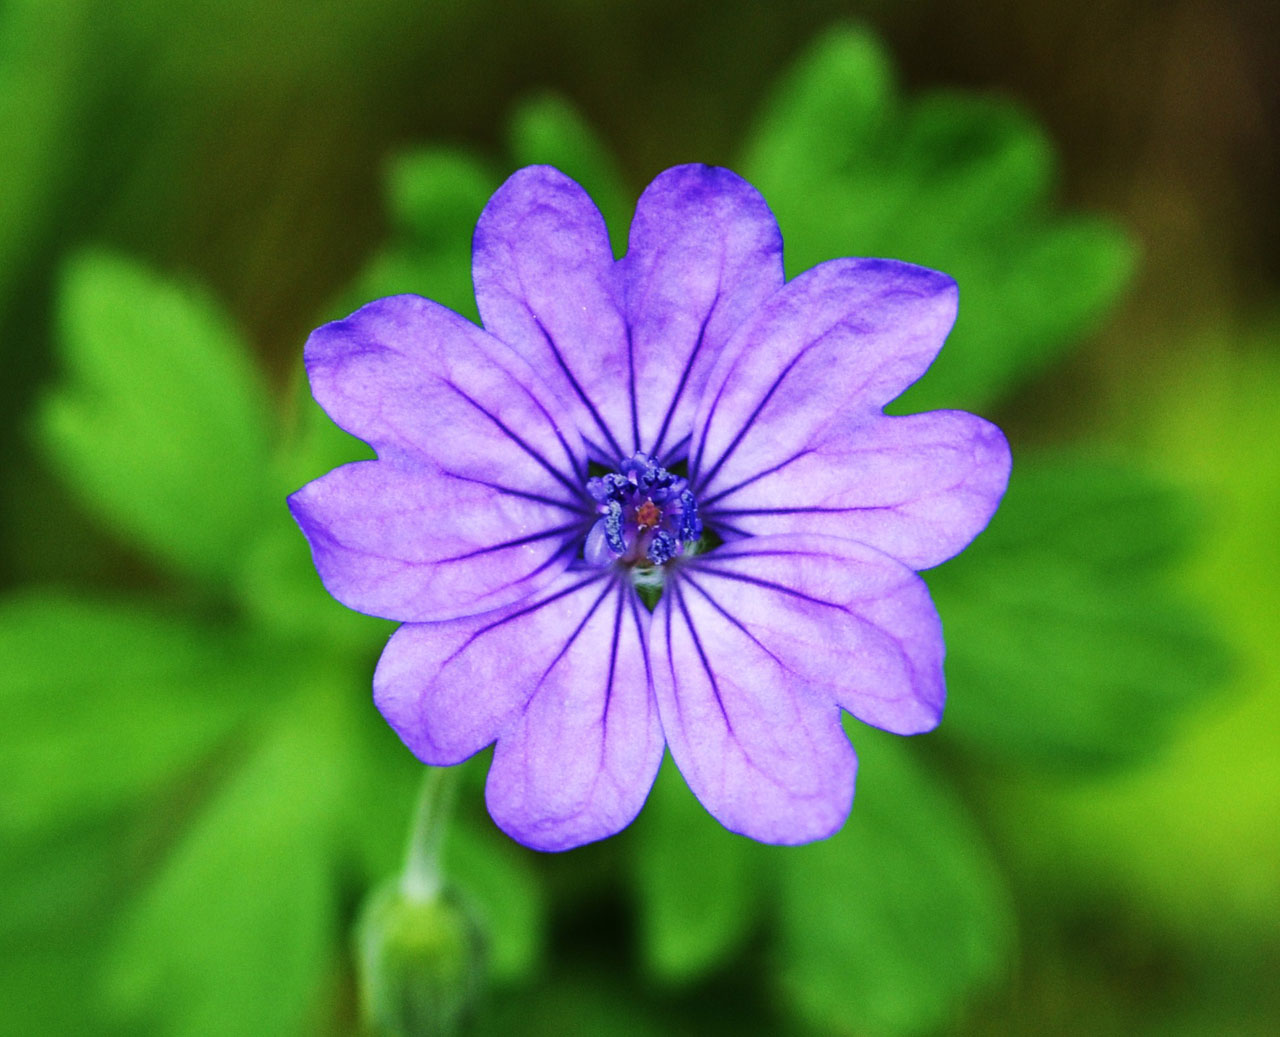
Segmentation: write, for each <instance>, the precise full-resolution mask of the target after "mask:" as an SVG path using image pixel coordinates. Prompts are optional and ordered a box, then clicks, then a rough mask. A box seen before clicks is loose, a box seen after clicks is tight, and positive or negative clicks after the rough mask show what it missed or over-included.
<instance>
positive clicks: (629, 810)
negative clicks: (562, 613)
mask: <svg viewBox="0 0 1280 1037" xmlns="http://www.w3.org/2000/svg"><path fill="white" fill-rule="evenodd" d="M649 618H650V617H649V613H648V612H647V611H646V610H645V609H644V608H643V606H641V605H640V603H639V601H638V599H637V598H636V594H635V591H634V590H633V589H632V588H631V586H630V584H629V583H627V582H626V581H625V580H617V581H615V582H614V585H613V587H612V589H611V590H609V591H608V592H607V593H606V594H605V596H604V597H603V598H596V599H595V602H594V611H593V612H591V613H590V615H589V616H588V617H587V618H586V619H585V620H584V621H583V624H582V625H581V626H580V627H577V628H574V630H573V634H572V638H573V639H572V642H571V643H569V644H568V646H567V648H566V650H565V651H564V654H563V655H561V656H559V657H558V658H557V659H556V660H555V661H554V663H553V664H550V665H549V667H548V669H547V670H546V671H545V673H542V672H540V675H539V676H540V679H541V684H540V686H539V687H538V689H537V691H536V692H535V693H534V694H533V696H532V697H531V698H530V699H529V701H528V704H527V705H526V706H525V708H524V710H523V711H522V712H520V713H519V714H518V715H517V717H516V719H515V721H514V723H513V724H512V725H511V726H510V727H508V728H507V729H506V730H504V731H503V732H502V734H500V735H499V736H498V744H497V747H496V748H495V749H494V753H493V765H492V766H491V767H490V769H489V781H488V784H487V785H486V788H485V799H486V801H487V802H488V805H489V813H490V814H492V815H493V819H494V820H495V821H496V822H497V823H498V825H499V826H500V827H501V828H502V829H503V831H505V832H506V833H507V834H508V835H510V836H511V837H512V838H513V839H517V840H519V841H520V842H522V843H524V844H525V845H526V846H530V847H533V848H534V849H537V850H567V849H570V848H572V847H574V846H581V845H582V844H583V843H588V842H593V841H594V840H596V839H603V838H605V837H606V836H610V835H613V834H614V833H615V832H618V831H620V830H621V829H623V828H625V827H626V826H627V825H629V824H630V823H631V822H632V820H634V819H635V816H636V815H637V814H638V813H639V812H640V808H641V807H642V806H643V805H644V801H645V799H646V798H647V797H648V795H649V789H650V788H651V787H652V786H653V781H654V778H655V777H656V776H657V773H658V766H659V764H661V762H662V750H663V745H664V742H663V737H662V725H661V724H660V723H659V720H658V707H657V703H656V702H655V701H654V697H653V689H652V687H651V684H650V680H649V672H648V656H647V646H646V644H645V641H646V635H647V627H648V623H649ZM562 640H564V639H563V638H562Z"/></svg>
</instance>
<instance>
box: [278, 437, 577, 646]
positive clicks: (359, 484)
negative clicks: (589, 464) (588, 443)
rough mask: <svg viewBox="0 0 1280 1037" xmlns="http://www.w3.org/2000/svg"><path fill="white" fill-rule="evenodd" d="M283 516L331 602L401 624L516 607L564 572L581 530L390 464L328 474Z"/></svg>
mask: <svg viewBox="0 0 1280 1037" xmlns="http://www.w3.org/2000/svg"><path fill="white" fill-rule="evenodd" d="M289 509H290V510H291V511H292V512H293V516H294V518H295V519H296V520H297V522H298V525H299V526H301V527H302V531H303V532H304V533H305V534H306V536H307V540H308V541H309V542H310V544H311V555H312V558H313V559H314V561H315V566H316V571H317V572H318V573H319V574H320V579H321V581H322V582H323V583H324V585H325V589H326V590H328V591H329V593H330V594H332V595H333V596H334V597H335V598H337V599H338V600H339V601H340V602H342V603H343V604H344V605H346V606H347V607H348V608H353V609H356V610H357V611H360V612H365V613H368V614H369V615H373V616H383V617H384V618H387V619H395V620H400V621H404V622H410V623H424V622H432V621H436V620H445V619H453V618H455V617H457V616H467V615H474V614H476V613H479V612H487V611H488V610H490V609H494V608H498V607H500V606H503V605H507V604H509V603H511V602H513V601H518V600H520V599H521V598H523V597H525V596H526V595H528V594H529V593H531V592H532V591H533V590H536V589H537V588H538V587H539V586H540V585H542V584H545V583H547V582H549V581H550V580H552V579H554V578H555V576H556V575H557V574H558V573H560V572H562V571H563V570H564V569H565V568H566V567H567V566H568V565H569V563H570V562H571V561H572V560H573V558H574V556H575V554H576V545H577V544H578V543H580V542H581V540H582V537H583V536H585V534H586V531H587V529H588V527H589V525H590V521H591V519H590V517H584V516H582V515H579V514H577V513H575V512H573V511H570V510H568V509H567V508H565V507H558V506H554V505H551V504H548V503H544V502H543V501H541V500H536V499H530V498H529V497H526V496H523V495H521V494H519V493H514V492H507V491H504V490H502V489H501V488H498V487H496V486H494V485H489V484H486V483H481V482H476V481H474V480H472V479H467V478H461V477H458V476H455V475H451V474H449V473H448V472H445V471H443V470H441V469H438V468H429V467H425V466H411V465H405V464H401V463H397V462H394V461H358V462H356V463H355V464H348V465H343V466H342V467H341V468H336V469H334V470H333V471H332V472H330V473H329V474H328V475H325V476H322V477H321V478H319V479H316V480H315V481H314V482H310V483H308V484H307V485H306V486H304V487H303V488H302V489H300V490H299V491H298V492H297V493H295V494H293V495H292V496H291V497H290V498H289Z"/></svg>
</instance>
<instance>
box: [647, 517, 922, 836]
mask: <svg viewBox="0 0 1280 1037" xmlns="http://www.w3.org/2000/svg"><path fill="white" fill-rule="evenodd" d="M942 654H943V646H942V629H941V625H940V624H939V622H938V616H937V613H936V612H935V611H934V608H933V604H932V602H931V601H930V600H929V594H928V591H927V589H926V588H925V586H924V583H923V582H922V581H921V580H920V578H919V577H918V576H917V575H916V574H915V573H913V572H912V571H911V570H910V569H908V568H906V567H905V566H903V565H901V564H900V563H898V562H896V561H894V560H893V559H892V558H889V557H887V556H886V555H883V554H880V553H879V552H877V551H875V550H873V549H871V548H869V547H866V546H865V545H862V544H858V543H856V542H854V541H852V540H844V539H841V538H838V537H828V536H816V535H804V536H800V535H780V536H767V537H752V538H749V539H746V540H742V541H737V542H734V543H731V544H725V545H723V546H721V547H719V548H717V549H716V550H714V551H712V552H710V553H708V554H706V555H701V556H698V557H696V558H694V559H692V560H690V561H688V562H686V563H684V565H682V567H681V568H680V570H679V571H678V572H677V573H676V575H675V578H674V579H673V580H672V581H671V583H669V584H668V588H667V591H666V593H664V595H663V598H662V600H661V602H659V605H658V609H657V611H656V612H655V614H654V624H653V633H652V649H651V655H652V658H653V660H654V663H653V682H654V690H655V692H656V693H657V697H658V709H659V712H660V714H661V717H662V727H663V731H664V733H665V734H666V738H667V742H668V744H669V745H670V747H671V755H672V756H673V757H674V758H675V761H676V763H677V764H678V765H679V767H680V770H681V772H682V773H683V774H684V776H685V779H686V780H687V781H688V782H689V786H690V787H691V788H692V789H693V791H694V793H695V794H696V795H697V796H698V798H699V799H700V800H701V801H702V803H703V805H704V806H706V808H707V809H708V810H709V811H711V813H712V814H714V815H715V816H716V817H717V818H718V819H719V820H720V822H721V823H722V824H724V825H725V826H726V827H727V828H730V829H732V830H733V831H735V832H741V833H742V834H744V835H749V836H751V837H752V838H754V839H759V840H762V841H764V842H776V843H799V842H806V841H809V840H813V839H820V838H823V837H825V836H827V835H830V834H831V833H832V832H833V831H835V830H836V829H837V828H838V827H839V826H840V824H841V823H842V822H843V821H844V818H845V816H846V814H847V812H848V809H849V803H850V798H851V797H852V794H853V779H854V770H855V766H856V760H855V758H854V755H853V751H852V748H851V747H850V746H849V743H848V739H847V738H846V737H845V735H844V732H843V730H842V729H841V726H840V718H839V710H838V709H837V708H836V707H837V706H840V707H843V708H844V709H847V710H849V711H850V712H852V713H853V714H854V715H855V716H856V717H858V718H859V719H860V720H863V721H865V722H867V723H870V724H874V725H875V726H877V727H883V728H885V729H886V730H889V731H894V732H896V733H898V734H914V733H917V732H920V731H925V730H928V729H929V728H931V727H933V726H934V725H935V724H936V723H937V721H938V719H939V717H940V716H941V714H942V702H943V697H944V689H943V681H942Z"/></svg>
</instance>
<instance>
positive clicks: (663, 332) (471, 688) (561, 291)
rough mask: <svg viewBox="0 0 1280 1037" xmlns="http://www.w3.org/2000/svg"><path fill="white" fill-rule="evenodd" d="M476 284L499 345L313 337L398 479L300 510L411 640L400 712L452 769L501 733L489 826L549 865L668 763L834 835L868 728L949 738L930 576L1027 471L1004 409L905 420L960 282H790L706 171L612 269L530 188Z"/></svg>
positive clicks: (478, 263)
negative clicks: (858, 738) (1005, 424)
mask: <svg viewBox="0 0 1280 1037" xmlns="http://www.w3.org/2000/svg"><path fill="white" fill-rule="evenodd" d="M473 274H474V278H475V287H476V300H477V302H478V304H479V309H480V315H481V318H482V319H483V322H484V329H483V330H482V329H480V328H478V327H476V326H475V325H473V324H471V323H470V322H468V321H466V320H464V319H463V318H461V317H459V316H458V315H456V314H455V313H453V312H451V311H449V310H447V309H444V308H443V307H441V306H439V305H437V304H435V303H433V302H430V301H428V300H426V299H422V298H419V297H417V296H412V295H402V296H396V297H393V298H389V299H382V300H379V301H377V302H373V303H370V304H369V305H367V306H364V307H362V308H361V309H359V310H357V311H356V312H355V313H353V314H352V315H351V316H350V317H347V318H346V319H345V320H340V321H336V322H334V323H332V324H327V325H325V326H324V327H322V328H320V329H318V330H317V331H316V332H315V333H314V334H312V336H311V338H310V340H309V341H308V342H307V348H306V366H307V373H308V375H309V377H310V380H311V388H312V392H313V393H314V395H315V398H316V400H317V401H318V402H319V403H320V405H321V406H322V407H323V408H324V409H325V410H326V411H327V412H328V414H329V415H330V417H332V418H333V420H334V421H336V422H337V423H338V424H339V425H341V426H342V427H343V428H345V429H346V430H347V431H349V432H351V433H353V434H354V435H356V436H359V437H360V438H361V439H363V440H365V441H366V442H368V443H369V444H370V445H372V446H373V447H374V449H375V450H376V451H377V455H378V459H377V460H376V461H362V462H358V463H355V464H349V465H345V466H343V467H341V468H338V469H336V470H335V471H332V472H330V473H329V474H328V475H326V476H324V477H323V478H321V479H317V480H316V481H315V482H312V483H309V484H308V485H306V486H304V487H303V488H302V489H301V490H299V491H298V492H297V493H295V494H294V495H293V496H292V497H291V498H290V500H289V505H290V507H291V509H292V511H293V514H294V517H295V518H296V519H297V521H298V523H299V525H300V526H301V527H302V530H303V532H304V533H305V534H306V536H307V538H308V540H309V541H310V543H311V549H312V553H313V556H314V558H315V564H316V568H317V569H318V570H319V573H320V576H321V579H322V580H323V581H324V584H325V586H326V587H327V588H328V590H329V591H330V593H332V594H333V595H334V597H336V598H337V599H338V600H339V601H341V602H343V603H344V604H345V605H347V606H348V607H350V608H353V609H357V610H359V611H361V612H367V613H370V614H373V615H376V616H383V617H386V618H389V619H393V620H398V621H401V622H402V623H404V625H403V626H402V627H400V629H399V630H398V631H397V632H396V633H395V634H394V635H393V636H392V638H391V640H390V641H389V643H388V644H387V647H386V649H385V651H384V652H383V654H382V659H381V661H380V662H379V664H378V668H377V672H376V673H375V675H374V681H373V684H374V698H375V701H376V702H377V705H378V708H379V709H380V710H381V711H382V713H383V715H384V716H385V717H386V719H387V721H388V722H389V723H390V724H391V726H392V727H393V728H394V729H395V730H396V732H397V733H398V734H399V735H400V737H401V738H402V739H403V740H404V742H405V744H406V745H407V746H408V747H409V748H410V749H411V750H412V751H413V753H414V754H415V755H416V756H417V757H418V758H419V759H421V760H422V761H424V762H425V763H429V764H438V765H448V764H455V763H459V762H461V761H462V760H465V759H466V758H467V757H469V756H471V755H472V754H474V753H476V752H477V751H479V750H480V749H482V748H484V747H485V746H487V745H489V744H491V743H493V742H495V741H496V743H497V744H496V748H495V750H494V755H493V763H492V766H491V768H490V770H489V778H488V784H487V789H486V799H487V801H488V806H489V811H490V813H491V814H492V815H493V817H494V820H495V821H497V823H498V824H499V825H500V826H501V827H502V828H503V829H504V830H505V831H507V832H508V833H509V834H510V835H511V836H512V837H514V838H515V839H517V840H519V841H520V842H522V843H524V844H526V845H528V846H531V847H535V848H537V849H542V850H562V849H567V848H569V847H573V846H578V845H580V844H582V843H586V842H590V841H592V840H595V839H600V838H603V837H605V836H608V835H611V834H613V833H615V832H617V831H618V830H620V829H621V828H623V827H625V826H626V825H627V824H629V823H630V822H631V821H632V819H633V818H634V817H635V816H636V814H637V813H638V812H639V810H640V807H641V806H642V804H643V803H644V800H645V797H646V796H647V795H648V792H649V789H650V787H651V786H652V784H653V780H654V776H655V775H656V773H657V770H658V765H659V763H660V762H661V759H662V753H663V747H664V745H665V746H667V747H669V748H670V750H671V754H672V756H673V757H674V759H675V762H676V764H677V765H678V766H679V768H680V770H681V772H682V773H683V774H684V776H685V778H686V780H687V781H688V782H689V785H690V786H691V787H692V789H693V791H694V792H695V793H696V794H697V796H698V798H699V799H700V800H701V801H702V803H703V804H704V805H705V806H706V808H707V809H708V810H709V811H710V812H711V813H712V814H713V815H715V817H716V818H717V819H718V820H719V821H720V822H721V823H722V824H723V825H725V827H727V828H729V829H731V830H733V831H735V832H740V833H742V834H744V835H748V836H751V837H752V838H754V839H759V840H762V841H765V842H771V843H802V842H807V841H809V840H813V839H821V838H823V837H825V836H828V835H830V834H831V833H832V832H834V831H836V830H837V829H838V828H839V827H840V825H841V824H842V823H843V822H844V820H845V818H846V816H847V815H848V812H849V808H850V805H851V803H852V799H853V786H854V772H855V770H856V766H857V760H856V757H855V755H854V752H853V749H852V747H851V746H850V744H849V740H848V738H847V737H846V736H845V734H844V731H843V729H842V727H841V723H840V716H841V710H842V709H843V710H848V711H849V712H850V713H852V714H853V715H854V716H856V717H857V718H858V719H860V720H862V721H864V722H866V723H868V724H873V725H875V726H876V727H880V728H884V729H885V730H888V731H893V732H896V733H898V734H915V733H917V732H921V731H927V730H929V729H931V728H932V727H934V726H935V725H936V724H937V723H938V720H939V718H940V717H941V714H942V705H943V698H944V687H943V676H942V657H943V642H942V629H941V626H940V624H939V620H938V615H937V613H936V611H935V609H934V607H933V603H932V601H931V600H930V598H929V593H928V591H927V589H926V588H925V585H924V583H923V582H922V581H921V580H920V578H919V576H917V575H916V570H919V569H926V568H928V567H930V566H934V565H937V564H938V563H940V562H942V561H944V560H946V559H948V558H950V557H952V556H953V555H955V554H956V553H957V552H959V551H960V550H961V549H963V548H964V547H965V545H966V544H968V543H969V541H970V540H972V539H973V537H974V536H976V535H977V533H978V532H979V531H980V530H982V528H983V527H984V526H985V525H986V523H987V521H988V520H989V519H990V517H991V515H992V513H993V512H994V511H995V508H996V505H997V504H998V502H999V500H1000V497H1001V495H1002V494H1003V492H1004V488H1005V484H1006V481H1007V479H1008V474H1009V450H1008V446H1007V444H1006V443H1005V439H1004V437H1003V435H1001V433H1000V431H999V429H997V428H996V427H995V426H993V425H991V424H989V423H988V422H986V421H984V420H982V419H981V418H978V417H975V416H973V415H972V414H966V413H963V412H958V411H936V412H933V413H929V414H916V415H912V416H909V417H887V416H886V415H884V414H883V412H882V408H883V406H884V405H885V404H886V403H887V402H889V401H890V400H892V399H893V398H894V397H896V396H897V395H898V394H899V393H901V392H902V391H903V390H904V389H905V388H906V387H907V386H908V385H910V384H911V383H912V382H914V381H915V380H916V379H918V378H919V377H920V376H921V375H922V374H923V373H924V371H925V370H926V369H927V368H928V366H929V364H930V363H931V362H932V360H933V358H934V356H935V355H936V354H937V352H938V350H939V349H940V348H941V346H942V343H943V340H944V339H945V338H946V335H947V333H948V331H949V330H950V328H951V325H952V323H953V321H954V319H955V314H956V298H957V293H956V286H955V284H954V282H953V281H952V280H951V279H950V278H949V277H947V276H945V275H944V274H940V273H937V272H935V271H932V270H927V269H924V268H922V267H918V266H912V265H909V264H907V263H900V262H895V261H892V260H882V259H837V260H832V261H831V262H828V263H823V264H822V265H821V266H818V267H815V268H814V269H812V270H810V271H808V272H807V273H805V274H802V275H801V276H799V277H797V278H795V279H794V280H792V281H790V282H788V283H785V284H784V277H783V268H782V238H781V236H780V234H779V231H778V227H777V224H776V222H775V221H774V219H773V215H772V214H771V213H770V211H769V209H768V207H767V206H766V205H765V202H764V199H763V198H761V197H760V195H759V193H758V192H756V191H755V189H754V188H752V187H751V186H750V185H749V184H747V183H746V182H745V181H743V180H742V179H741V178H739V177H738V176H736V175H735V174H733V173H731V172H729V171H728V170H725V169H718V168H714V167H710V166H699V165H690V166H680V167H677V168H675V169H670V170H667V171H666V172H665V173H663V174H662V175H661V176H659V177H658V178H657V179H656V180H655V181H654V182H653V183H652V184H650V185H649V187H648V189H647V190H646V191H645V192H644V195H643V196H642V197H641V198H640V201H639V203H638V204H637V207H636V215H635V219H634V220H633V222H632V225H631V236H630V242H629V249H628V252H627V255H626V256H625V258H623V259H621V260H619V261H616V262H615V260H614V259H613V255H612V253H611V251H610V246H609V240H608V237H607V234H606V231H605V226H604V222H603V220H602V219H601V217H600V214H599V212H597V210H596V208H595V206H594V205H593V204H592V202H591V200H590V198H588V197H587V195H586V193H585V192H584V191H583V190H582V188H580V187H579V186H578V185H577V184H576V183H574V182H573V181H572V180H570V179H569V178H568V177H566V176H564V175H563V174H562V173H560V172H558V171H557V170H555V169H551V168H549V167H545V166H543V167H539V166H535V167H530V168H527V169H522V170H520V171H519V172H517V173H516V174H515V175H513V176H512V177H511V178H510V179H509V180H508V181H507V182H506V183H505V184H504V185H503V186H502V188H501V189H500V190H499V191H498V192H497V194H495V195H494V196H493V198H492V199H491V200H490V202H489V204H488V205H487V206H486V208H485V210H484V212H483V213H482V214H481V216H480V221H479V224H478V225H477V227H476V233H475V241H474V251H473ZM655 596H656V604H653V607H652V610H650V608H649V605H650V604H652V603H653V602H654V599H655Z"/></svg>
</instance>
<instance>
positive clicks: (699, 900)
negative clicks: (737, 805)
mask: <svg viewBox="0 0 1280 1037" xmlns="http://www.w3.org/2000/svg"><path fill="white" fill-rule="evenodd" d="M634 827H635V836H636V838H637V840H638V841H637V843H636V844H635V848H634V852H633V855H632V858H631V859H632V861H633V863H634V869H635V872H634V876H635V890H636V895H637V897H638V900H639V903H638V905H637V906H638V909H639V913H640V915H639V926H640V947H641V952H642V954H643V955H644V960H645V965H646V967H647V968H648V969H649V971H650V972H652V973H653V974H654V975H655V976H657V977H658V978H660V979H662V980H664V981H666V982H668V983H680V982H691V981H693V980H696V979H698V978H699V977H701V976H702V975H704V974H706V973H707V972H708V971H710V970H712V969H714V968H716V967H717V966H720V965H722V964H724V963H725V962H726V961H727V960H728V959H729V958H730V957H731V956H732V955H733V954H734V953H736V952H737V951H739V950H741V948H742V946H743V944H744V943H745V942H746V939H747V937H748V936H749V935H750V933H751V931H752V929H753V928H754V927H755V926H756V924H757V922H758V920H759V918H760V915H761V911H762V908H763V906H764V904H765V900H766V887H767V877H768V876H767V868H768V866H769V864H770V862H771V856H770V854H771V849H770V848H768V847H764V846H760V845H759V844H756V843H753V842H752V841H751V840H749V839H746V838H744V837H743V836H740V835H735V834H733V833H732V832H729V831H726V830H725V829H724V828H723V827H721V826H720V824H718V823H717V822H716V820H715V819H714V818H713V817H712V816H711V815H710V814H708V813H707V812H706V810H705V808H704V807H703V806H702V804H701V803H699V802H698V800H697V799H696V798H695V797H694V795H693V793H692V792H690V791H689V787H688V785H686V784H685V781H684V779H683V778H682V777H681V776H680V772H679V771H678V770H677V769H676V767H675V764H673V763H672V762H671V759H670V757H667V758H666V759H665V760H664V762H663V767H662V770H661V772H660V773H659V775H658V780H657V783H656V784H655V785H654V788H653V791H652V792H651V793H650V795H649V800H648V802H647V803H646V804H645V808H644V811H643V813H641V815H640V817H639V819H638V820H637V821H636V823H635V826H634ZM690 862H696V866H691V863H690Z"/></svg>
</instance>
